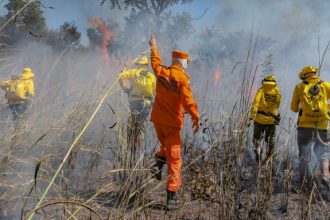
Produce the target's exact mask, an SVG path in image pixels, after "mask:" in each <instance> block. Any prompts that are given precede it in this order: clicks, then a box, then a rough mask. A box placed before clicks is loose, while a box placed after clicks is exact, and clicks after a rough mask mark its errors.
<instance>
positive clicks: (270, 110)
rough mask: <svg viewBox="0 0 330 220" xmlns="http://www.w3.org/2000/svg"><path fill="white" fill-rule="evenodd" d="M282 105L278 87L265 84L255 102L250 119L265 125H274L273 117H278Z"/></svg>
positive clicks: (259, 90)
mask: <svg viewBox="0 0 330 220" xmlns="http://www.w3.org/2000/svg"><path fill="white" fill-rule="evenodd" d="M280 103H281V92H280V90H279V89H278V87H277V86H276V85H269V84H265V83H263V85H262V87H260V88H259V89H258V92H257V94H256V96H255V98H254V100H253V104H252V107H251V111H250V119H252V120H254V121H255V122H258V123H260V124H264V125H271V124H274V122H275V120H274V117H273V116H276V115H277V111H278V108H279V106H280ZM258 111H259V113H258ZM260 112H264V113H265V114H261V113H260ZM267 114H269V115H267ZM272 115H273V116H272Z"/></svg>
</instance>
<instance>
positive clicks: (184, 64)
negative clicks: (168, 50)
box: [178, 59, 188, 69]
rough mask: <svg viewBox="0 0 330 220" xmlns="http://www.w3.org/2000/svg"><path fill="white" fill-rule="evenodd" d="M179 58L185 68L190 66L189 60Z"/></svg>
mask: <svg viewBox="0 0 330 220" xmlns="http://www.w3.org/2000/svg"><path fill="white" fill-rule="evenodd" d="M178 60H179V62H180V63H181V65H182V68H183V69H187V68H188V60H187V59H178Z"/></svg>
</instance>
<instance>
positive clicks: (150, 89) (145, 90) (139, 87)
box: [132, 71, 154, 97]
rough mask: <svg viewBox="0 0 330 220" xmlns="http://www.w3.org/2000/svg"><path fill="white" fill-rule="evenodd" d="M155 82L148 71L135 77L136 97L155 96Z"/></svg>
mask: <svg viewBox="0 0 330 220" xmlns="http://www.w3.org/2000/svg"><path fill="white" fill-rule="evenodd" d="M153 84H154V80H153V77H152V76H151V75H150V74H149V73H148V72H147V71H141V72H140V73H137V74H135V75H134V77H133V79H132V90H133V93H134V94H135V95H141V96H144V97H153V96H154V85H153Z"/></svg>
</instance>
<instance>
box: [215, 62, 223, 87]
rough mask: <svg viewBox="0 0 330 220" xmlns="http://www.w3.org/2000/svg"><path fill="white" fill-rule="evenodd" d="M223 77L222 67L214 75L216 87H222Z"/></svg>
mask: <svg viewBox="0 0 330 220" xmlns="http://www.w3.org/2000/svg"><path fill="white" fill-rule="evenodd" d="M221 77H222V72H221V69H220V67H219V66H218V67H217V69H216V70H215V72H214V74H213V80H214V81H213V82H214V86H218V85H220V83H221Z"/></svg>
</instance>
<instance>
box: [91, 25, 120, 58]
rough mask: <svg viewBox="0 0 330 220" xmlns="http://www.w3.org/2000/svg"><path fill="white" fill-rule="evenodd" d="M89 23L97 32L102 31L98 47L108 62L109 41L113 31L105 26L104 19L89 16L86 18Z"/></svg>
mask: <svg viewBox="0 0 330 220" xmlns="http://www.w3.org/2000/svg"><path fill="white" fill-rule="evenodd" d="M88 21H89V23H91V24H93V25H94V26H95V27H96V28H97V30H98V31H99V32H101V33H102V35H103V36H102V42H101V45H99V46H100V48H101V49H102V52H103V57H104V60H105V62H107V63H109V61H110V52H109V49H108V48H109V42H110V40H111V39H112V37H113V36H114V35H115V33H113V32H111V31H110V30H109V28H108V27H107V26H106V24H105V23H104V21H102V19H100V18H91V19H89V20H88Z"/></svg>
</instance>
